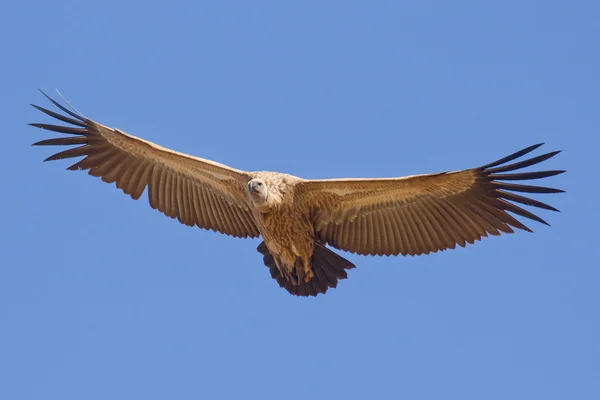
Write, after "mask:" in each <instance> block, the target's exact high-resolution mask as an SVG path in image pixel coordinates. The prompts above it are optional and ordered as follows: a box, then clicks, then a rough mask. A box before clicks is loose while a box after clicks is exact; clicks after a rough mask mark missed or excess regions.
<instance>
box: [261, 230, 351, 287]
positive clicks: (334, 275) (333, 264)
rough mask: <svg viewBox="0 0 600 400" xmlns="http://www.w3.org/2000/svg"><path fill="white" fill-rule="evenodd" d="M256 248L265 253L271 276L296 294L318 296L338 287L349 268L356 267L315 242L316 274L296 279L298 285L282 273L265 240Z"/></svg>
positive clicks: (313, 265) (313, 264)
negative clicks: (309, 278) (305, 278)
mask: <svg viewBox="0 0 600 400" xmlns="http://www.w3.org/2000/svg"><path fill="white" fill-rule="evenodd" d="M256 250H258V252H259V253H260V254H262V255H263V261H264V263H265V265H266V266H267V267H269V270H270V272H271V277H272V278H273V279H275V280H276V281H277V283H278V284H279V286H281V287H282V288H284V289H285V290H287V291H288V292H290V293H291V294H293V295H296V296H316V295H318V294H319V293H325V292H327V290H328V289H329V288H330V287H336V286H337V284H338V280H340V279H346V278H347V277H348V274H347V273H346V270H347V269H352V268H355V266H354V264H352V263H351V262H350V261H348V260H346V259H345V258H343V257H341V256H339V255H337V254H336V253H334V252H333V251H331V250H329V249H328V248H326V247H325V246H324V245H322V244H320V243H315V250H314V253H313V256H312V269H313V272H314V275H315V276H314V277H313V278H312V279H311V280H310V281H309V282H304V281H303V280H302V279H296V281H298V284H297V285H296V284H294V283H293V282H292V281H290V280H289V279H288V278H287V277H285V276H283V275H282V274H281V272H280V271H279V269H278V268H277V266H276V265H275V260H274V259H273V256H272V255H271V253H269V249H268V248H267V245H266V244H265V242H262V243H261V244H260V245H259V246H258V247H257V249H256Z"/></svg>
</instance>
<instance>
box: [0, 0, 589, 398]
mask: <svg viewBox="0 0 600 400" xmlns="http://www.w3.org/2000/svg"><path fill="white" fill-rule="evenodd" d="M293 3H294V5H292V2H283V1H269V2H267V1H221V2H217V1H213V2H189V3H182V2H179V1H169V2H164V3H159V2H155V1H148V2H136V3H131V4H127V3H126V2H125V3H121V2H116V1H102V2H80V1H69V2H66V1H59V2H48V1H39V0H34V1H31V2H14V1H13V2H7V4H5V5H4V6H3V12H2V14H3V17H2V24H0V34H1V36H2V37H3V40H2V43H3V46H2V53H3V54H2V64H1V66H0V70H1V71H2V76H3V79H2V81H3V85H2V94H1V95H0V106H1V109H2V110H3V128H2V130H3V152H2V153H3V155H2V158H1V160H0V163H2V168H0V180H1V181H2V188H3V189H2V196H0V205H1V209H2V210H3V211H4V212H3V216H2V225H1V226H2V229H1V230H0V247H1V248H2V251H1V252H0V254H1V256H0V257H1V258H0V260H1V265H0V382H1V383H0V398H2V399H11V400H19V399H44V400H51V399H61V400H68V399H86V400H92V399H103V400H104V399H138V398H139V399H148V400H150V399H167V398H171V399H200V398H204V399H220V398H224V399H226V398H231V399H241V398H260V399H280V398H286V399H289V400H292V399H338V398H344V399H367V398H374V399H399V398H404V399H461V400H465V399H486V400H491V399H502V400H504V399H513V400H517V399H527V400H529V399H544V400H551V399H598V398H600V347H599V346H600V345H599V337H600V321H599V317H600V295H599V283H600V272H599V265H600V263H599V262H598V258H597V255H596V254H595V251H596V250H597V248H598V240H597V238H596V235H597V227H598V225H599V222H600V220H599V212H598V201H599V200H598V199H599V196H600V191H599V189H598V173H597V167H596V166H595V165H592V164H593V163H594V164H595V161H596V160H597V157H598V155H597V154H598V151H599V150H600V139H599V136H598V127H599V126H600V117H599V97H598V93H599V92H600V78H599V71H600V45H599V40H598V39H599V38H600V28H598V19H599V14H600V13H599V11H600V9H599V6H598V3H597V2H592V1H580V2H571V3H569V5H568V6H567V5H566V4H567V3H565V2H559V1H529V0H518V1H516V0H515V1H503V2H495V4H494V5H491V4H490V3H491V2H480V1H452V2H449V1H424V0H419V1H417V0H414V1H375V2H354V1H329V2H323V1H318V2H316V1H302V2H293ZM38 87H39V88H41V89H44V90H46V91H48V92H51V91H52V90H53V89H54V88H58V89H59V90H61V92H63V93H64V94H65V95H66V96H67V98H68V99H69V100H70V101H71V102H72V103H73V104H74V105H75V106H76V107H77V108H78V109H80V110H81V111H82V112H83V113H84V114H86V115H87V116H89V117H91V118H94V119H96V120H98V121H100V122H102V123H104V124H107V125H110V126H115V127H119V128H121V129H123V130H125V131H127V132H129V133H131V134H134V135H136V136H141V137H143V138H145V139H148V140H151V141H155V142H157V143H159V144H161V145H163V146H167V147H170V148H173V149H175V150H179V151H183V152H187V153H191V154H194V155H197V156H200V157H204V158H209V159H213V160H217V161H219V162H222V163H226V164H229V165H231V166H234V167H237V168H240V169H246V170H275V171H282V172H287V173H291V174H294V175H298V176H301V177H305V178H330V177H379V176H402V175H408V174H415V173H427V172H438V171H443V170H452V169H462V168H468V167H473V166H477V165H481V164H484V163H487V162H490V161H493V160H495V159H498V158H500V157H502V156H505V155H507V154H508V153H511V152H513V151H516V150H519V149H521V148H523V147H525V146H528V145H531V144H533V143H537V142H540V141H545V142H546V143H547V144H546V146H544V147H543V148H542V149H544V150H547V151H551V150H556V149H562V150H564V151H563V153H561V154H560V155H559V156H557V157H555V158H554V159H552V160H550V161H549V162H547V163H546V167H548V168H551V169H554V168H556V169H567V170H568V173H567V174H564V175H561V176H559V177H555V178H551V179H549V180H548V182H547V183H548V184H550V185H552V186H557V187H560V188H562V189H565V190H566V191H567V193H566V194H562V195H551V196H548V197H543V198H542V200H544V201H548V202H550V203H551V204H553V205H554V206H556V207H558V208H559V209H561V210H562V213H561V214H558V213H550V212H543V211H541V212H540V215H541V216H542V217H543V218H545V219H547V220H548V221H549V222H550V224H551V225H552V227H551V228H549V227H546V226H542V225H539V224H535V223H532V224H530V225H531V227H532V228H533V229H534V230H535V231H536V232H535V233H534V234H527V233H524V232H520V233H518V234H516V235H508V236H504V237H501V238H492V239H487V240H484V241H483V242H480V243H478V244H477V245H475V246H471V247H469V248H467V249H459V250H454V251H450V252H444V253H441V254H436V255H430V256H425V257H416V258H402V257H398V258H394V257H390V258H385V257H384V258H374V257H359V256H354V255H351V254H345V256H347V257H348V258H349V259H350V260H351V261H352V262H354V263H355V264H357V265H358V268H357V269H356V270H353V271H351V272H350V278H349V279H348V280H345V281H343V282H341V284H340V285H339V287H338V288H337V289H335V290H331V291H330V292H328V293H327V295H326V296H319V297H318V298H308V299H307V298H296V297H293V296H290V295H289V294H288V293H287V292H286V291H285V290H283V289H280V288H279V287H278V285H277V284H276V282H275V281H274V280H272V279H271V277H270V275H269V273H268V270H267V268H265V267H264V266H263V263H262V258H261V256H260V254H258V253H257V252H256V250H255V248H256V246H257V245H258V244H259V241H258V240H246V241H244V240H239V239H232V238H229V237H226V236H221V235H218V234H215V233H212V232H206V231H202V230H200V229H197V228H188V227H185V226H182V225H179V224H178V223H177V222H175V221H173V220H171V219H169V218H167V217H165V216H163V215H162V214H160V213H157V212H156V211H154V210H152V209H151V208H150V207H149V205H148V204H147V202H146V200H145V196H144V198H143V200H141V201H137V202H135V201H131V200H130V199H129V198H128V197H127V196H125V195H123V194H122V193H121V192H120V191H117V189H115V187H114V186H109V185H107V184H105V183H103V182H101V181H100V180H98V179H95V178H91V177H89V176H88V175H87V174H85V173H81V172H80V173H75V172H70V171H65V168H66V167H67V166H68V165H70V163H68V162H54V163H46V164H43V163H42V160H43V159H44V158H45V157H47V156H49V155H50V154H51V150H52V149H49V148H31V147H30V144H31V143H33V142H35V141H38V140H41V139H44V138H48V137H50V136H49V135H47V134H45V132H43V131H41V130H36V129H34V128H30V127H27V126H26V124H27V123H29V122H48V121H49V119H48V118H45V117H44V116H43V115H42V114H41V113H39V112H37V111H36V110H34V109H33V108H31V107H29V103H36V104H40V105H46V106H47V105H49V103H47V102H46V101H45V99H44V98H43V97H42V96H41V95H40V94H39V93H38V92H37V88H38ZM536 154H540V153H536Z"/></svg>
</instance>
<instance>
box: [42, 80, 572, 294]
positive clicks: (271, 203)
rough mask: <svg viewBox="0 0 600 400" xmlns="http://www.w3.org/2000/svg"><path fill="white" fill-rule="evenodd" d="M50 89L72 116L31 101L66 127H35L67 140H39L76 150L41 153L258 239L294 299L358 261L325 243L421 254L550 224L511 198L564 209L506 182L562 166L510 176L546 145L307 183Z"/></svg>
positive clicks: (188, 218) (537, 189) (156, 203)
mask: <svg viewBox="0 0 600 400" xmlns="http://www.w3.org/2000/svg"><path fill="white" fill-rule="evenodd" d="M42 93H43V92H42ZM44 95H45V96H46V97H47V98H48V99H49V100H50V101H51V102H52V103H53V104H54V105H55V106H56V107H58V108H59V109H60V110H62V111H63V112H64V113H65V114H61V113H58V112H54V111H50V110H47V109H45V108H42V107H39V106H36V105H33V107H35V108H36V109H38V110H40V111H42V112H43V113H45V114H47V115H49V116H51V117H53V118H55V119H57V120H59V121H62V122H63V123H66V124H68V125H51V124H40V123H36V124H30V125H32V126H34V127H37V128H42V129H46V130H49V131H54V132H59V133H63V134H66V136H62V137H60V138H56V139H47V140H42V141H40V142H37V143H35V144H34V145H37V146H48V145H58V146H63V145H74V146H76V147H72V148H69V149H68V150H64V151H62V152H60V153H56V154H54V155H52V156H50V157H48V158H47V159H46V160H45V161H51V160H61V159H63V158H74V157H83V159H80V160H79V161H78V162H77V163H75V164H73V165H72V166H70V167H69V168H67V169H69V170H74V171H75V170H88V173H89V174H90V175H92V176H96V177H100V178H101V179H102V180H103V181H104V182H107V183H113V182H115V183H116V186H117V188H119V189H121V190H122V191H123V192H125V193H126V194H128V195H129V196H131V198H132V199H134V200H137V199H139V198H140V196H141V195H142V193H143V192H144V190H145V189H146V188H147V189H148V200H149V202H150V206H151V207H152V208H154V209H158V210H159V211H161V212H162V213H163V214H165V215H167V216H169V217H171V218H177V220H179V222H181V223H182V224H185V225H189V226H193V225H196V226H198V227H199V228H203V229H210V230H213V231H216V232H220V233H224V234H226V235H231V236H234V237H239V238H258V237H260V236H262V239H263V242H261V243H260V245H259V246H258V248H257V250H258V251H259V252H260V253H261V254H262V255H263V260H264V264H265V265H266V266H267V267H268V268H269V270H270V272H271V276H272V277H273V279H275V280H276V281H277V283H278V284H279V286H281V287H283V288H285V289H286V290H287V291H288V292H290V293H291V294H293V295H297V296H316V295H317V294H319V293H325V292H327V289H329V288H330V287H336V286H337V283H338V280H340V279H345V278H347V276H348V275H347V273H346V270H349V269H351V268H354V264H352V263H351V262H350V261H348V260H346V259H345V258H343V257H341V256H340V255H338V254H336V253H334V252H333V251H332V250H330V249H329V248H328V247H327V246H329V247H333V248H335V249H339V250H344V251H349V252H351V253H355V254H361V255H373V256H375V255H379V256H381V255H387V256H390V255H394V256H396V255H398V254H402V255H403V256H406V255H411V256H415V255H421V254H429V253H432V252H434V253H435V252H437V251H442V250H446V249H454V248H455V247H456V245H459V246H461V247H464V246H465V245H466V244H467V243H469V244H472V243H474V242H475V241H478V240H480V239H481V238H482V237H486V236H488V235H493V236H497V235H500V233H513V232H514V231H513V228H516V229H522V230H525V231H528V232H531V230H530V229H529V228H528V227H527V226H525V225H524V224H523V223H522V222H520V221H519V220H517V219H516V218H515V217H513V216H512V215H511V214H515V215H517V216H520V217H524V218H527V219H530V220H534V221H537V222H540V223H542V224H546V225H548V224H547V223H546V222H545V221H544V220H543V219H541V218H540V217H538V216H537V215H535V214H533V213H531V212H529V211H527V210H525V209H523V208H521V207H519V206H518V205H517V204H515V203H520V204H525V205H527V206H533V207H537V208H542V209H545V210H552V211H558V210H556V209H555V208H554V207H552V206H550V205H548V204H545V203H542V202H540V201H538V200H534V199H531V198H529V197H525V196H523V195H520V194H517V193H559V192H562V190H559V189H552V188H548V187H541V186H531V185H524V184H521V183H511V182H515V181H517V182H518V181H526V180H534V179H540V178H546V177H550V176H553V175H558V174H560V173H563V172H564V171H561V170H552V171H535V172H515V171H518V170H521V169H522V168H526V167H529V166H532V165H535V164H538V163H540V162H542V161H545V160H547V159H549V158H551V157H553V156H555V155H556V154H557V153H559V151H553V152H550V153H546V154H543V155H539V156H536V157H532V158H528V159H525V160H521V161H516V160H517V159H518V158H520V157H522V156H524V155H526V154H528V153H530V152H532V151H533V150H535V149H537V148H538V147H540V146H541V145H542V144H536V145H533V146H530V147H527V148H526V149H523V150H521V151H518V152H516V153H514V154H511V155H509V156H507V157H504V158H502V159H500V160H498V161H495V162H492V163H490V164H486V165H483V166H481V167H477V168H472V169H466V170H462V171H454V172H441V173H437V174H425V175H414V176H406V177H402V178H389V179H325V180H306V179H302V178H298V177H295V176H292V175H288V174H282V173H279V172H246V171H241V170H238V169H234V168H231V167H228V166H226V165H223V164H219V163H217V162H214V161H209V160H205V159H202V158H197V157H193V156H189V155H187V154H183V153H178V152H176V151H172V150H169V149H166V148H164V147H160V146H158V145H156V144H154V143H151V142H148V141H145V140H143V139H139V138H137V137H135V136H131V135H128V134H127V133H125V132H123V131H121V130H119V129H114V128H109V127H107V126H105V125H102V124H99V123H98V122H95V121H93V120H91V119H88V118H86V117H84V116H83V115H82V114H80V113H79V112H78V111H77V110H76V109H74V108H73V107H72V106H70V104H69V103H67V105H68V106H69V107H70V108H71V109H68V108H67V107H65V106H63V105H61V104H59V103H58V102H57V101H55V100H53V99H52V98H50V97H49V96H47V95H46V94H45V93H44ZM515 192H517V193H515ZM509 213H511V214H509Z"/></svg>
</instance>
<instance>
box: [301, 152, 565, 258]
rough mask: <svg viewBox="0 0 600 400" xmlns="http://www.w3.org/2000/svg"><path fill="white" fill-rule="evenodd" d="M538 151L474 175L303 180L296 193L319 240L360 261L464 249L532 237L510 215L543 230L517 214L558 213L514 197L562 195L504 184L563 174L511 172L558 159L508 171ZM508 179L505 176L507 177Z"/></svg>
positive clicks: (534, 217)
mask: <svg viewBox="0 0 600 400" xmlns="http://www.w3.org/2000/svg"><path fill="white" fill-rule="evenodd" d="M539 146H541V144H538V145H534V146H531V147H528V148H526V149H524V150H521V151H519V152H517V153H514V154H511V155H510V156H507V157H505V158H503V159H501V160H498V161H496V162H493V163H491V164H487V165H484V166H482V167H479V168H473V169H468V170H463V171H456V172H443V173H439V174H428V175H415V176H408V177H404V178H390V179H331V180H306V181H303V182H301V183H299V184H298V185H297V190H298V192H299V194H300V196H301V198H302V199H304V200H303V201H307V202H308V204H309V205H310V207H311V211H312V215H313V218H314V221H313V222H314V225H315V229H316V230H317V235H318V236H319V238H320V239H321V240H322V241H323V242H325V243H327V244H329V245H331V246H332V247H335V248H337V249H340V250H346V251H350V252H353V253H358V254H363V255H367V254H370V255H398V254H402V255H407V254H410V255H419V254H429V253H430V252H436V251H439V250H445V249H452V248H454V247H456V245H457V244H458V245H460V246H463V247H464V246H465V244H466V243H473V242H474V241H476V240H479V239H481V237H485V236H487V235H488V234H491V235H499V234H500V232H504V233H512V232H513V230H512V228H511V227H513V228H518V229H523V230H526V231H531V230H530V229H529V228H527V227H526V226H525V225H523V224H522V223H521V222H520V221H518V220H517V219H516V218H514V217H513V216H511V215H510V214H509V212H510V213H513V214H516V215H519V216H521V217H525V218H528V219H531V220H534V221H538V222H541V223H543V224H546V225H547V223H546V222H545V221H544V220H543V219H541V218H540V217H538V216H537V215H535V214H533V213H531V212H529V211H527V210H525V209H523V208H521V207H519V206H517V205H516V204H514V203H521V204H525V205H528V206H534V207H538V208H543V209H546V210H553V211H558V210H556V209H555V208H554V207H552V206H549V205H547V204H545V203H542V202H540V201H538V200H534V199H531V198H529V197H525V196H522V195H519V194H516V193H514V192H524V193H559V192H562V190H559V189H552V188H547V187H540V186H530V185H523V184H520V183H508V182H503V181H509V182H510V181H522V180H531V179H539V178H545V177H549V176H553V175H558V174H560V173H562V172H564V171H558V170H554V171H537V172H517V173H515V172H513V171H516V170H519V169H521V168H525V167H528V166H531V165H534V164H537V163H540V162H542V161H544V160H547V159H549V158H551V157H553V156H554V155H556V154H557V153H559V152H558V151H555V152H551V153H547V154H543V155H540V156H537V157H533V158H530V159H527V160H524V161H519V162H515V163H513V164H508V165H506V163H509V162H510V161H513V160H515V159H516V158H519V157H521V156H523V155H525V154H527V153H529V152H531V151H533V150H535V149H537V148H538V147H539ZM505 172H508V173H505Z"/></svg>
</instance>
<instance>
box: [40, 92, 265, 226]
mask: <svg viewBox="0 0 600 400" xmlns="http://www.w3.org/2000/svg"><path fill="white" fill-rule="evenodd" d="M44 95H45V94H44ZM46 97H48V96H46ZM48 99H49V100H50V101H51V102H52V103H53V104H54V105H55V106H57V107H58V108H60V109H61V110H62V111H64V112H65V113H66V114H68V115H69V116H67V115H63V114H59V113H56V112H54V111H50V110H47V109H45V108H42V107H38V106H35V105H34V107H35V108H37V109H38V110H40V111H42V112H44V113H45V114H47V115H49V116H51V117H54V118H56V119H58V120H60V121H62V122H65V123H67V124H70V125H71V126H64V125H51V124H30V125H32V126H35V127H37V128H42V129H46V130H49V131H54V132H59V133H64V134H66V135H67V136H63V137H60V138H56V139H47V140H42V141H40V142H37V143H35V144H34V145H37V146H55V145H60V146H62V145H76V146H78V147H74V148H70V149H68V150H65V151H62V152H60V153H57V154H54V155H53V156H50V157H48V158H47V159H46V160H45V161H51V160H60V159H63V158H74V157H84V158H83V159H81V160H80V161H78V162H77V163H75V164H73V165H72V166H70V167H69V168H67V169H69V170H89V174H90V175H92V176H97V177H100V178H101V179H102V180H103V181H104V182H107V183H113V182H116V185H117V188H119V189H121V190H123V191H124V192H125V193H127V194H128V195H130V196H131V197H132V198H133V199H134V200H137V199H139V198H140V196H141V195H142V193H143V192H144V190H145V189H146V188H148V200H149V201H150V206H151V207H152V208H154V209H158V210H159V211H161V212H163V213H164V214H165V215H167V216H169V217H171V218H177V219H178V220H179V221H180V222H181V223H183V224H186V225H190V226H191V225H197V226H199V227H200V228H204V229H211V230H214V231H218V232H221V233H225V234H227V235H232V236H235V237H258V236H259V232H258V229H257V228H256V225H255V223H254V219H253V216H252V213H251V212H250V208H249V203H248V197H247V192H246V184H247V182H248V181H249V180H250V179H252V176H250V174H248V173H246V172H244V171H240V170H237V169H234V168H230V167H228V166H226V165H223V164H219V163H216V162H213V161H210V160H204V159H202V158H198V157H192V156H189V155H187V154H183V153H178V152H176V151H172V150H169V149H165V148H164V147H160V146H158V145H156V144H154V143H151V142H148V141H145V140H142V139H140V138H137V137H135V136H131V135H128V134H126V133H125V132H122V131H120V130H118V129H113V128H109V127H107V126H104V125H101V124H99V123H97V122H95V121H92V120H90V119H88V118H85V117H83V116H82V115H80V114H79V113H77V112H73V111H71V110H69V109H67V108H66V107H64V106H62V105H61V104H59V103H58V102H56V101H55V100H53V99H51V98H50V97H48Z"/></svg>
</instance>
